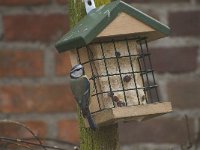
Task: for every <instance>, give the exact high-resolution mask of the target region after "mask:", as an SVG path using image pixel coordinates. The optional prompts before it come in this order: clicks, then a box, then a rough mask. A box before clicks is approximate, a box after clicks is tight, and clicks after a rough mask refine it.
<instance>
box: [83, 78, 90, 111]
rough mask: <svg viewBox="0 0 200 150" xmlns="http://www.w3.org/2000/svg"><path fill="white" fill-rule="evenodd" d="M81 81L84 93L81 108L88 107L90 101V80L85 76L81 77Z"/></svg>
mask: <svg viewBox="0 0 200 150" xmlns="http://www.w3.org/2000/svg"><path fill="white" fill-rule="evenodd" d="M81 80H82V83H83V85H84V93H83V96H82V106H81V107H82V108H89V101H90V96H91V95H90V82H89V80H88V78H87V77H86V76H83V77H82V79H81Z"/></svg>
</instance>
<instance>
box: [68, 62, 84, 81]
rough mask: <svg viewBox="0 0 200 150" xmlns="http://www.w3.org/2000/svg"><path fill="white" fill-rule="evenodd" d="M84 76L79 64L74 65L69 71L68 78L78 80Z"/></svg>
mask: <svg viewBox="0 0 200 150" xmlns="http://www.w3.org/2000/svg"><path fill="white" fill-rule="evenodd" d="M84 74H85V72H84V68H83V66H82V65H81V64H78V65H75V66H74V67H73V68H72V69H71V71H70V77H71V78H72V79H77V78H80V77H81V76H82V75H84Z"/></svg>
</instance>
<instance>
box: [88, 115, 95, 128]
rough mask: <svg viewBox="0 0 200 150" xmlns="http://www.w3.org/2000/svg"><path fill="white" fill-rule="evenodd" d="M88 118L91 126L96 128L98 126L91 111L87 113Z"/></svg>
mask: <svg viewBox="0 0 200 150" xmlns="http://www.w3.org/2000/svg"><path fill="white" fill-rule="evenodd" d="M87 120H88V123H89V126H90V128H91V129H92V130H96V128H97V126H96V124H95V123H94V120H93V118H92V115H91V114H90V113H88V114H87Z"/></svg>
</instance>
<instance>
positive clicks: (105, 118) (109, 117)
mask: <svg viewBox="0 0 200 150" xmlns="http://www.w3.org/2000/svg"><path fill="white" fill-rule="evenodd" d="M169 112H172V105H171V102H162V103H153V104H145V105H137V106H129V107H117V108H110V109H106V110H102V111H101V112H97V113H95V114H93V115H92V116H93V119H94V121H95V123H96V124H97V126H106V125H109V124H114V123H117V122H119V121H124V122H128V121H132V120H135V121H143V120H147V119H150V118H153V117H156V116H160V115H163V114H166V113H169ZM85 125H86V127H88V122H87V120H85Z"/></svg>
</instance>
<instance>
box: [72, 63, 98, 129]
mask: <svg viewBox="0 0 200 150" xmlns="http://www.w3.org/2000/svg"><path fill="white" fill-rule="evenodd" d="M70 86H71V90H72V93H73V94H74V97H75V100H76V102H77V103H78V106H79V107H80V109H81V112H82V115H83V117H84V118H86V119H87V120H88V123H89V126H90V128H91V129H93V130H96V128H97V126H96V124H95V123H94V120H93V118H92V115H91V113H90V110H89V105H90V98H91V85H90V82H89V79H88V77H87V76H86V75H85V71H84V67H83V65H81V64H78V65H75V66H74V67H73V68H72V69H71V71H70Z"/></svg>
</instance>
